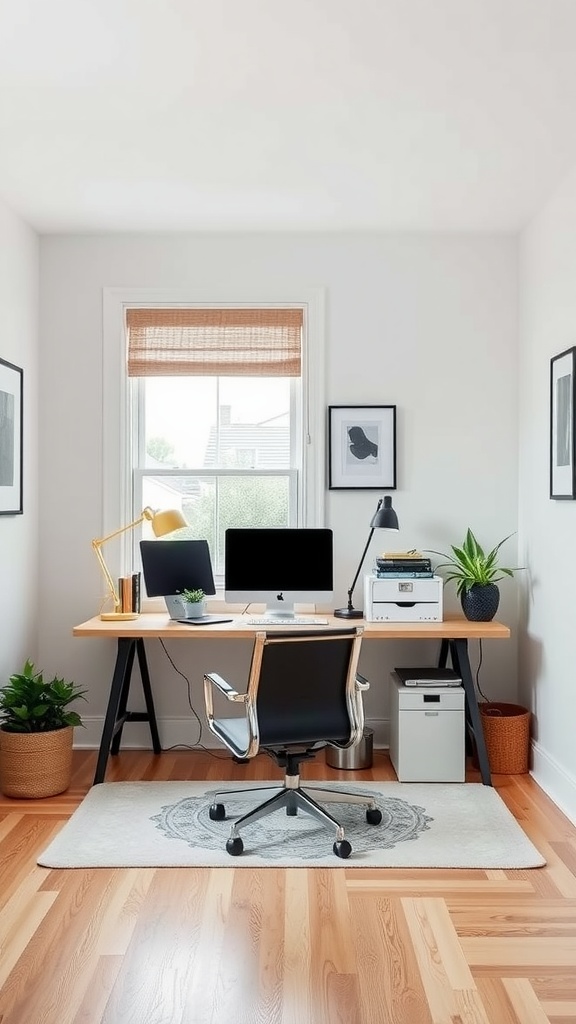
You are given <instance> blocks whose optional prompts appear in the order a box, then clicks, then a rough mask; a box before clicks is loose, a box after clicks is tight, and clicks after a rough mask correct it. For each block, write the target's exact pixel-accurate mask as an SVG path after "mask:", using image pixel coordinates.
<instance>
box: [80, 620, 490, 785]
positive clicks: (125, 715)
mask: <svg viewBox="0 0 576 1024" xmlns="http://www.w3.org/2000/svg"><path fill="white" fill-rule="evenodd" d="M247 618H248V616H242V615H233V616H232V622H222V623H220V622H218V623H214V624H213V625H206V626H189V625H187V624H183V623H179V622H173V621H172V620H171V619H169V618H168V615H167V614H166V613H156V612H154V613H144V614H142V615H140V616H139V618H137V619H133V620H128V621H119V622H103V621H102V620H101V619H99V618H98V617H97V616H96V617H95V618H93V619H88V621H87V622H83V623H81V624H80V625H79V626H75V627H74V629H73V635H74V636H79V637H101V638H108V639H115V640H116V641H117V654H116V664H115V666H114V673H113V676H112V681H111V684H110V696H109V698H108V707H107V709H106V716H105V718H104V727H103V729H102V739H101V741H100V749H99V753H98V761H97V764H96V772H95V775H94V784H95V785H96V784H97V783H99V782H103V781H104V777H105V774H106V765H107V763H108V757H109V755H110V754H117V753H118V752H119V750H120V742H121V739H122V729H123V728H124V724H125V723H126V722H148V723H149V726H150V735H151V738H152V747H153V750H154V753H155V754H159V753H161V751H162V747H161V744H160V737H159V735H158V724H157V721H156V711H155V708H154V697H153V694H152V686H151V683H150V674H149V671H148V663H147V660H146V649H145V644H144V641H145V640H146V639H157V638H160V637H162V638H163V639H172V640H194V638H197V639H204V640H205V639H207V638H208V637H211V638H213V639H215V640H249V639H251V638H253V637H254V635H255V634H256V632H258V630H259V629H260V628H265V627H258V626H250V625H248V623H247V622H246V619H247ZM324 618H328V623H329V625H328V626H327V627H325V628H330V627H334V628H346V627H350V626H359V625H362V626H364V640H365V641H370V640H409V639H410V640H439V641H440V652H439V655H438V665H439V667H441V668H444V667H445V666H446V664H447V661H448V657H450V660H451V662H452V665H453V667H454V668H455V670H456V671H457V672H458V673H459V674H460V675H461V676H462V685H463V687H464V692H465V697H466V720H467V724H468V727H469V730H470V732H471V733H472V735H473V737H474V742H475V744H476V753H477V756H478V764H479V766H480V773H481V776H482V782H483V783H484V785H485V786H490V785H491V784H492V782H491V778H490V766H489V764H488V755H487V753H486V745H485V743H484V733H483V731H482V722H481V720H480V711H479V709H478V699H477V696H476V689H475V686H474V679H473V677H472V671H471V668H470V659H469V656H468V640H471V639H483V640H502V639H506V638H508V637H509V636H510V630H509V628H508V626H504V625H503V624H502V623H501V622H469V621H468V620H467V619H465V618H464V617H463V616H458V617H457V616H451V617H450V616H449V617H448V618H446V619H444V621H443V622H364V621H363V620H362V619H353V620H350V621H347V620H345V619H337V618H334V617H333V616H324ZM287 628H288V629H289V628H290V627H286V626H279V627H277V629H278V630H286V629H287ZM297 628H298V629H303V628H306V627H302V626H298V627H297ZM310 628H312V629H314V628H315V627H314V626H312V627H310ZM268 629H270V627H268ZM135 656H137V657H138V665H139V668H140V676H141V680H142V689H143V691H144V700H145V703H146V711H142V712H135V711H128V697H129V693H130V681H131V676H132V668H133V666H134V657H135Z"/></svg>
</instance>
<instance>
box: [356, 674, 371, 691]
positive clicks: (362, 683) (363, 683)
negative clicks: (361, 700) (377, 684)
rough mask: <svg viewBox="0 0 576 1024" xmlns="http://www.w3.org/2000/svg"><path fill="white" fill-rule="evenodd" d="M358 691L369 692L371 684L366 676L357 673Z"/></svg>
mask: <svg viewBox="0 0 576 1024" xmlns="http://www.w3.org/2000/svg"><path fill="white" fill-rule="evenodd" d="M356 689H357V690H369V689H370V683H369V682H368V680H367V679H366V676H361V675H360V673H359V672H357V673H356Z"/></svg>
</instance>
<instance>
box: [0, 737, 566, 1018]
mask: <svg viewBox="0 0 576 1024" xmlns="http://www.w3.org/2000/svg"><path fill="white" fill-rule="evenodd" d="M113 762H114V763H113V765H112V767H111V768H110V767H109V771H108V775H107V781H113V780H115V779H118V780H120V779H123V780H132V779H134V780H135V779H209V780H219V779H233V778H237V779H252V778H254V779H257V778H270V777H273V775H274V768H273V766H272V764H271V762H270V761H269V760H268V759H267V758H265V757H259V758H256V759H255V760H254V761H253V762H251V763H250V764H249V765H246V766H239V765H236V764H234V763H233V762H232V761H231V760H230V759H228V758H227V757H225V756H224V757H223V756H222V755H220V754H219V756H218V757H214V756H211V755H210V754H208V753H206V754H205V753H201V752H183V751H179V752H172V753H170V752H167V753H164V754H162V755H161V756H159V757H155V756H154V755H152V754H149V753H148V752H134V751H128V752H125V753H122V754H120V755H119V757H117V758H115V759H113ZM94 767H95V752H93V751H89V752H85V751H77V752H75V774H74V778H73V783H72V786H71V788H70V789H69V791H68V792H67V793H65V794H63V795H62V796H60V797H54V798H51V799H49V800H43V801H15V800H8V799H6V798H0V989H1V991H0V1022H1V1024H100V1022H106V1024H208V1022H210V1024H388V1022H391V1024H392V1022H393V1024H543V1022H545V1021H550V1022H552V1024H576V829H575V828H574V827H573V826H571V825H570V823H569V822H568V821H567V820H566V818H564V817H563V815H562V814H561V813H560V812H559V811H558V810H556V808H555V807H554V805H553V804H552V803H551V802H550V801H549V800H548V799H547V798H546V796H545V795H544V794H543V793H542V792H541V791H540V790H539V789H538V787H537V786H536V785H535V784H534V783H533V782H532V780H531V779H530V777H529V776H511V777H505V776H497V777H496V778H495V782H496V784H497V787H498V790H499V792H500V793H501V795H502V797H503V798H504V800H505V801H506V803H507V804H508V806H509V807H510V809H511V810H512V811H513V813H514V814H515V816H516V817H517V818H518V820H519V821H520V822H521V824H522V826H523V828H524V829H525V831H526V832H527V834H528V835H529V836H530V838H531V839H532V841H533V842H534V843H535V844H536V846H538V848H539V849H540V851H541V852H542V853H543V855H544V856H545V857H546V859H547V866H546V867H544V868H539V869H536V870H532V871H494V870H493V871H461V870H442V871H438V870H431V869H429V870H427V871H422V870H419V871H407V870H404V871H400V870H383V869H379V870H368V869H365V868H362V869H359V868H356V869H355V868H354V867H353V866H352V863H351V866H350V867H349V868H348V867H347V868H346V869H339V870H336V871H331V870H321V869H311V870H303V869H293V870H283V869H275V868H266V869H254V870H252V869H248V868H244V869H241V870H235V868H234V861H233V860H232V859H231V862H230V868H219V869H207V868H202V869H193V868H188V869H168V868H162V869H158V870H149V869H148V870H143V869H126V870H110V869H104V868H101V869H99V870H69V871H50V870H48V869H46V868H40V867H38V866H37V865H36V859H35V858H36V856H37V854H38V853H39V851H40V850H41V849H43V848H44V847H45V846H46V845H47V843H48V842H49V840H50V838H51V837H52V835H53V834H54V833H55V831H56V830H57V829H58V828H59V827H60V825H61V823H62V822H63V821H64V820H65V819H66V817H67V816H68V815H70V813H71V812H72V811H73V810H74V808H75V807H76V806H77V805H78V803H79V802H80V800H81V799H82V797H83V795H84V794H85V793H86V792H87V790H88V789H89V787H90V784H91V780H92V776H93V772H94ZM303 776H304V777H305V778H308V779H312V778H314V779H319V778H323V777H328V778H330V779H332V780H335V779H338V778H339V777H341V778H345V779H347V780H350V779H351V778H356V779H357V780H358V781H361V780H384V779H394V778H395V776H394V773H393V771H392V769H391V767H390V762H389V760H388V757H387V755H386V754H385V753H383V752H376V753H375V757H374V767H373V769H372V770H370V771H362V772H354V773H351V772H336V771H334V770H332V769H329V768H326V767H325V766H324V764H323V763H319V764H316V763H314V764H307V765H304V767H303ZM469 779H470V781H478V773H477V772H475V771H474V770H473V769H470V771H469Z"/></svg>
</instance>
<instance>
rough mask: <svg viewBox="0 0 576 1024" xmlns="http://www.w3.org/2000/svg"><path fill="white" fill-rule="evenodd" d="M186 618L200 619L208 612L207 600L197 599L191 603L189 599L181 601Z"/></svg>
mask: <svg viewBox="0 0 576 1024" xmlns="http://www.w3.org/2000/svg"><path fill="white" fill-rule="evenodd" d="M181 604H182V611H183V613H184V614H183V616H182V618H184V619H199V618H201V617H202V615H205V614H206V601H196V603H195V604H190V603H189V602H188V601H181Z"/></svg>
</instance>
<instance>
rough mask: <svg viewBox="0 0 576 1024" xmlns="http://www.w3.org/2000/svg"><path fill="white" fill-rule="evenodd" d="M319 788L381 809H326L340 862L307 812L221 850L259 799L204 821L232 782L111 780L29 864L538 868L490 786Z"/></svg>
mask: <svg viewBox="0 0 576 1024" xmlns="http://www.w3.org/2000/svg"><path fill="white" fill-rule="evenodd" d="M251 785H252V786H258V785H260V783H258V782H252V783H251ZM261 785H262V786H266V785H269V783H266V782H262V783H261ZM321 785H323V786H327V787H328V788H334V789H344V790H346V789H347V788H349V789H350V790H351V791H354V792H361V793H366V794H367V795H369V796H373V797H374V798H375V799H376V803H377V805H378V807H379V808H380V810H381V811H382V822H381V823H380V824H379V825H369V824H368V823H367V821H366V813H365V810H364V808H363V807H358V806H354V805H351V804H345V803H342V804H339V803H331V804H330V810H331V812H332V814H333V815H334V817H336V818H337V819H338V820H339V821H340V822H341V824H342V825H343V826H344V828H345V830H346V838H347V839H348V841H349V842H350V843H351V845H352V854H351V856H350V858H349V859H348V860H343V859H341V858H339V857H336V856H335V855H334V853H333V851H332V844H333V842H334V838H335V837H334V835H333V834H332V833H331V832H330V830H329V829H328V828H325V827H324V826H322V825H321V824H320V823H319V822H317V821H316V820H315V819H314V818H312V817H310V816H309V815H307V814H302V813H299V814H298V815H296V816H295V817H291V816H288V815H286V813H285V812H284V811H276V812H274V813H273V814H270V815H268V816H267V817H265V818H261V819H259V820H258V821H256V822H253V823H252V824H251V825H249V826H247V827H246V828H245V829H243V830H242V839H243V842H244V853H243V854H242V855H241V856H239V857H231V856H230V855H229V854H228V853H227V852H226V848H225V847H226V840H227V838H228V835H229V832H230V825H231V823H232V821H233V819H234V817H238V816H240V815H241V814H244V813H245V812H246V811H248V810H250V809H251V807H253V806H254V804H255V803H258V802H259V799H258V798H257V799H256V800H255V799H254V797H252V798H247V799H246V800H242V801H241V800H233V801H231V802H230V803H229V804H228V805H227V806H226V813H227V817H226V819H225V820H224V821H211V820H210V817H209V814H208V808H209V807H210V804H211V803H212V802H213V795H214V794H215V793H217V792H220V791H221V790H226V789H242V788H243V785H242V784H240V783H231V782H228V783H227V782H222V783H220V784H219V786H218V788H216V786H215V785H214V783H210V784H207V783H205V782H114V783H102V784H101V785H98V786H94V787H93V788H92V789H91V790H90V792H89V793H88V795H87V796H86V797H85V798H84V800H83V801H82V803H81V804H80V806H79V807H78V808H77V810H76V811H75V812H74V813H73V815H72V817H71V818H70V819H69V820H68V821H67V822H66V823H65V825H64V826H63V828H62V830H61V831H60V832H59V833H58V834H57V835H56V837H55V838H54V839H53V840H52V842H51V843H50V845H49V846H48V848H47V849H46V850H44V852H43V853H42V854H41V855H40V857H39V858H38V863H39V864H41V865H42V866H44V867H49V868H97V867H119V868H120V867H188V866H190V867H227V868H229V867H239V868H240V867H308V868H311V867H331V868H338V867H349V868H350V867H370V868H374V867H382V868H385V867H390V868H392V867H394V868H535V867H541V866H542V865H543V864H544V863H545V860H544V858H543V857H542V856H541V854H540V853H539V852H538V850H537V849H536V848H535V847H534V846H533V844H532V843H531V842H530V840H529V839H528V838H527V836H526V835H525V834H524V832H523V831H522V829H521V828H520V826H519V824H518V823H517V821H516V820H515V818H514V817H513V815H512V814H511V813H510V811H509V810H508V808H507V807H506V805H505V804H504V801H503V800H502V798H501V797H500V796H499V795H498V793H497V792H496V790H495V789H492V788H491V787H490V786H482V785H480V784H477V783H455V784H452V785H450V784H440V783H426V784H424V783H423V784H416V783H401V782H364V783H361V784H358V785H353V784H347V783H338V784H337V785H336V784H334V786H332V787H331V786H330V784H329V783H321ZM313 788H314V787H313V784H311V785H310V787H309V789H310V791H312V790H313ZM224 803H225V801H224Z"/></svg>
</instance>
